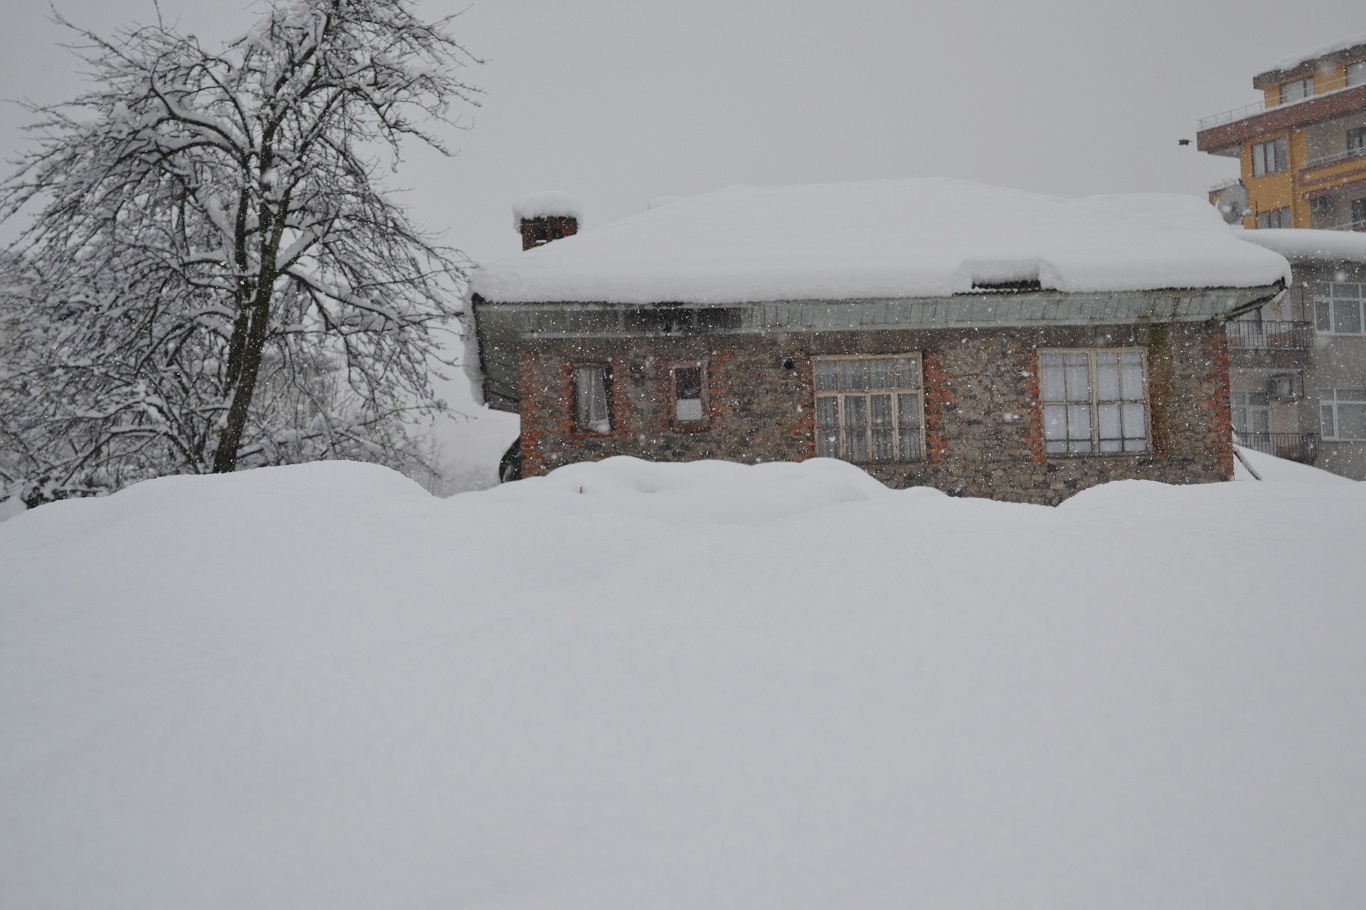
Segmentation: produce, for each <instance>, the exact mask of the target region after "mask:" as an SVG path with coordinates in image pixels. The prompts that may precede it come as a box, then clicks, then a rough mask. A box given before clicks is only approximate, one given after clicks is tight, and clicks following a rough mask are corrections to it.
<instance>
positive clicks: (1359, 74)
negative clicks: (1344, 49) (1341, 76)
mask: <svg viewBox="0 0 1366 910" xmlns="http://www.w3.org/2000/svg"><path fill="white" fill-rule="evenodd" d="M1347 85H1348V86H1349V87H1350V86H1353V85H1366V60H1358V61H1356V62H1355V63H1349V64H1347Z"/></svg>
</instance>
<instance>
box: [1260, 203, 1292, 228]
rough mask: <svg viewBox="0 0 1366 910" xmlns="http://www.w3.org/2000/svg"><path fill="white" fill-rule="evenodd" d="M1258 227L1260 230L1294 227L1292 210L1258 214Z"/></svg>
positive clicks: (1286, 209) (1285, 209) (1275, 210)
mask: <svg viewBox="0 0 1366 910" xmlns="http://www.w3.org/2000/svg"><path fill="white" fill-rule="evenodd" d="M1257 227H1259V228H1288V227H1294V225H1292V224H1291V223H1290V209H1289V208H1283V209H1272V210H1271V211H1269V212H1258V213H1257Z"/></svg>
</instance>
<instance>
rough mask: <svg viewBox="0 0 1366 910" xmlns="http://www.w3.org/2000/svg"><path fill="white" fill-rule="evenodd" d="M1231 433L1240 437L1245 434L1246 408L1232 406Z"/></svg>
mask: <svg viewBox="0 0 1366 910" xmlns="http://www.w3.org/2000/svg"><path fill="white" fill-rule="evenodd" d="M1233 432H1235V433H1237V434H1238V435H1239V436H1242V435H1243V434H1244V433H1246V432H1247V408H1246V407H1241V406H1239V405H1236V404H1235V405H1234V406H1233Z"/></svg>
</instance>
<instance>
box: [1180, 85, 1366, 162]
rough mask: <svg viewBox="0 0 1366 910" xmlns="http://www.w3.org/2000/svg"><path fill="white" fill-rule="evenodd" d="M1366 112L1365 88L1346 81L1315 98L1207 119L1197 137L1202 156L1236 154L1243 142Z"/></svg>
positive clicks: (1320, 88) (1326, 87)
mask: <svg viewBox="0 0 1366 910" xmlns="http://www.w3.org/2000/svg"><path fill="white" fill-rule="evenodd" d="M1363 110H1366V84H1363V83H1357V84H1355V85H1348V84H1347V81H1346V80H1345V79H1338V80H1336V81H1334V82H1332V83H1328V84H1325V85H1321V86H1318V91H1317V93H1316V94H1313V95H1308V96H1306V97H1304V98H1300V99H1297V100H1295V101H1287V102H1285V103H1283V104H1267V103H1266V102H1265V101H1259V102H1257V103H1256V104H1245V105H1243V106H1242V107H1238V108H1234V109H1232V110H1228V111H1223V112H1221V113H1218V114H1213V115H1211V116H1209V117H1204V118H1202V119H1201V120H1200V125H1199V127H1198V129H1197V131H1196V134H1195V146H1196V148H1198V149H1199V150H1200V151H1202V152H1213V153H1216V154H1228V155H1232V154H1234V152H1235V150H1236V149H1237V148H1238V147H1239V146H1240V145H1241V144H1242V143H1244V142H1247V141H1249V140H1252V139H1256V138H1257V137H1259V136H1267V135H1271V134H1273V133H1276V132H1281V131H1285V130H1295V129H1302V128H1304V127H1306V126H1309V125H1311V124H1315V123H1325V122H1327V121H1329V120H1336V119H1337V118H1339V117H1345V116H1348V115H1350V114H1353V113H1358V112H1360V111H1363Z"/></svg>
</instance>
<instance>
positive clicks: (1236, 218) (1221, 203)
mask: <svg viewBox="0 0 1366 910" xmlns="http://www.w3.org/2000/svg"><path fill="white" fill-rule="evenodd" d="M1214 207H1215V208H1217V209H1218V210H1219V214H1220V215H1222V216H1223V218H1224V221H1225V222H1227V223H1228V224H1242V223H1243V212H1244V211H1246V210H1247V189H1246V188H1244V186H1243V185H1242V183H1233V184H1230V185H1229V186H1226V187H1224V188H1223V189H1222V190H1220V191H1219V193H1218V195H1216V196H1215V197H1214Z"/></svg>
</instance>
